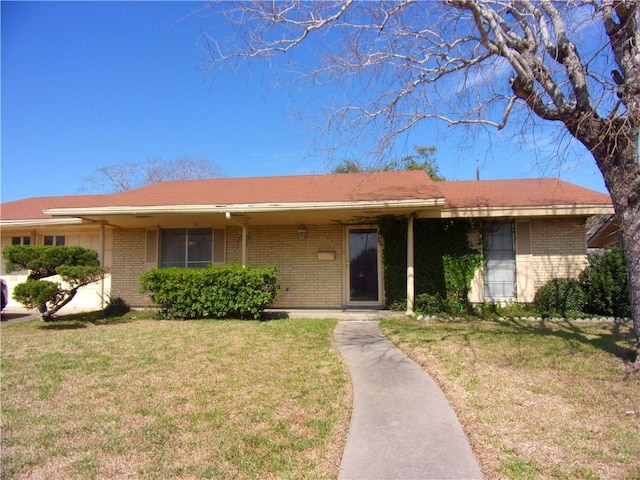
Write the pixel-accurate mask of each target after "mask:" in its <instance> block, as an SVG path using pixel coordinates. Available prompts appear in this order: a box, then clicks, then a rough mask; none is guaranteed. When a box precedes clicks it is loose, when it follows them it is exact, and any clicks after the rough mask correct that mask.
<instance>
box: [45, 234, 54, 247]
mask: <svg viewBox="0 0 640 480" xmlns="http://www.w3.org/2000/svg"><path fill="white" fill-rule="evenodd" d="M44 244H45V245H53V235H45V237H44Z"/></svg>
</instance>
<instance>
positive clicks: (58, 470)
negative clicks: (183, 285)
mask: <svg viewBox="0 0 640 480" xmlns="http://www.w3.org/2000/svg"><path fill="white" fill-rule="evenodd" d="M335 325H336V322H335V321H333V320H277V321H269V322H256V321H188V322H185V321H156V320H141V319H138V320H135V319H129V320H126V321H120V322H118V323H110V324H102V325H101V324H99V322H92V321H82V318H77V317H76V318H75V319H73V320H71V321H64V319H63V320H62V321H60V320H58V321H56V322H53V323H46V324H45V323H43V322H42V321H39V320H35V321H30V322H27V323H22V324H13V325H4V326H3V327H2V355H1V360H2V457H1V458H2V464H1V467H2V478H3V479H10V478H65V479H73V478H77V479H92V478H95V479H107V478H109V479H113V478H141V479H144V478H147V479H158V478H189V479H198V478H216V479H226V478H229V479H232V478H233V479H243V478H291V479H300V478H310V479H311V478H313V479H316V478H335V476H336V474H337V472H338V468H339V464H340V457H341V455H342V449H343V447H344V441H345V438H346V433H347V430H348V421H349V416H350V397H349V386H348V376H347V373H346V369H345V367H344V366H343V364H342V362H341V359H340V355H339V353H338V352H337V351H335V350H334V348H333V344H332V332H333V329H334V327H335Z"/></svg>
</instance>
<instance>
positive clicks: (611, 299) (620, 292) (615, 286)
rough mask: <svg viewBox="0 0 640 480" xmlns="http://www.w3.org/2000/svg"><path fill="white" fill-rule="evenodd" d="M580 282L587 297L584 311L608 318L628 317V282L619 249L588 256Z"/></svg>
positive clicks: (629, 299)
mask: <svg viewBox="0 0 640 480" xmlns="http://www.w3.org/2000/svg"><path fill="white" fill-rule="evenodd" d="M580 281H581V282H582V287H583V289H584V291H585V293H586V295H587V300H586V311H587V312H589V313H596V314H598V315H605V316H608V317H610V316H613V317H629V316H631V296H630V293H629V282H628V280H627V270H626V267H625V262H624V255H623V251H622V249H621V248H620V247H613V248H610V249H607V251H606V252H605V253H602V254H598V253H596V254H592V255H589V265H588V266H587V268H586V269H585V271H584V272H583V273H582V275H581V276H580Z"/></svg>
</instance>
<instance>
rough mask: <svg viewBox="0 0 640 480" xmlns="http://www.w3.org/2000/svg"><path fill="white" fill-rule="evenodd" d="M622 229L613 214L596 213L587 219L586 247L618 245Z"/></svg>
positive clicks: (598, 247)
mask: <svg viewBox="0 0 640 480" xmlns="http://www.w3.org/2000/svg"><path fill="white" fill-rule="evenodd" d="M621 244H622V231H621V230H620V225H619V224H618V220H617V219H616V216H615V215H596V216H594V217H591V218H590V219H589V220H588V221H587V247H588V248H589V249H600V248H606V247H613V246H620V245H621Z"/></svg>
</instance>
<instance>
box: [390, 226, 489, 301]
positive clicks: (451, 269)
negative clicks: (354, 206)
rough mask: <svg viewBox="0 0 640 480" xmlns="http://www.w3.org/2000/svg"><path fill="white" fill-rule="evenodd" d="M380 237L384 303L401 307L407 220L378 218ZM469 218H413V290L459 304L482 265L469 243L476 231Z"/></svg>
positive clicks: (480, 256) (403, 291) (405, 267)
mask: <svg viewBox="0 0 640 480" xmlns="http://www.w3.org/2000/svg"><path fill="white" fill-rule="evenodd" d="M379 227H380V235H381V237H382V239H383V250H382V251H383V255H384V281H385V292H386V304H387V306H389V307H390V308H394V309H402V308H403V306H405V305H406V296H407V290H406V278H407V277H406V275H407V273H406V272H407V219H406V218H403V217H391V216H390V217H383V218H381V219H379ZM477 228H478V227H477V225H475V224H474V223H473V222H471V221H469V220H453V219H416V220H414V245H415V250H414V264H415V293H416V297H417V296H419V295H420V294H429V295H435V296H438V297H440V298H442V299H448V300H449V301H450V302H454V303H458V304H459V305H461V306H464V305H466V303H467V294H468V293H469V289H470V287H471V281H472V280H473V275H474V273H475V271H476V270H477V268H478V267H480V266H481V265H482V254H481V253H480V252H479V251H478V250H476V249H474V248H473V247H472V246H471V245H470V244H469V234H470V233H471V232H472V231H476V230H477Z"/></svg>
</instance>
